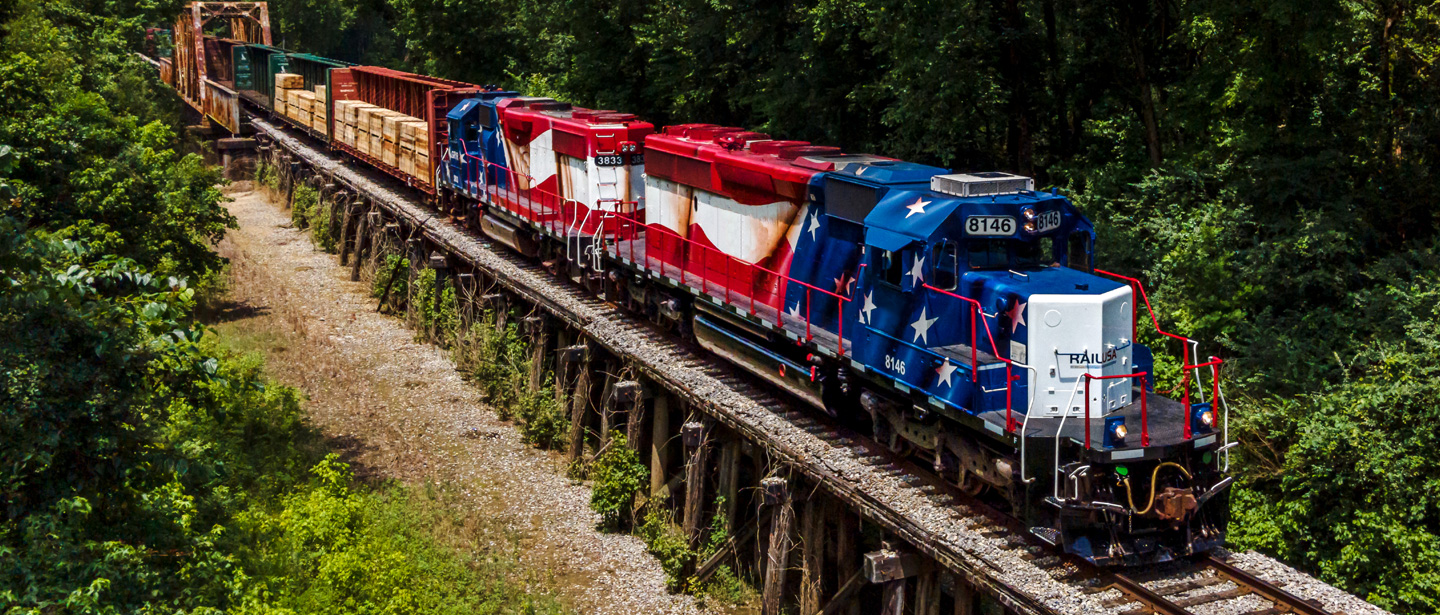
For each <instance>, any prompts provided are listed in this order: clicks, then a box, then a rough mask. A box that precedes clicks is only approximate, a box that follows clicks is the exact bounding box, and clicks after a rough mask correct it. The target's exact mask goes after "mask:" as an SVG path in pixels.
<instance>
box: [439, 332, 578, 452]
mask: <svg viewBox="0 0 1440 615" xmlns="http://www.w3.org/2000/svg"><path fill="white" fill-rule="evenodd" d="M493 320H494V314H492V313H488V312H487V313H485V314H484V315H482V317H481V318H480V321H479V322H476V323H474V324H472V325H471V326H470V328H469V329H468V330H463V331H462V332H461V333H458V334H457V335H456V336H455V338H454V341H453V343H452V346H453V356H454V357H455V362H456V363H457V364H458V365H459V368H460V370H461V371H463V372H465V373H468V374H470V376H471V377H472V378H473V379H474V380H475V382H477V383H478V384H479V385H480V386H481V387H483V388H484V390H485V397H486V401H487V402H488V403H489V404H490V406H491V407H493V408H495V411H496V412H497V413H498V414H499V415H500V417H501V418H503V419H506V420H509V419H512V418H513V419H515V421H516V423H517V424H518V426H519V428H520V435H521V436H522V437H523V438H524V439H525V442H527V443H529V444H531V445H534V446H538V447H540V448H545V449H551V448H556V447H559V446H560V444H561V443H562V442H563V441H564V438H565V436H566V434H568V433H569V431H570V418H569V415H567V414H566V412H565V404H564V403H563V402H562V400H560V399H559V398H558V397H557V394H556V392H555V384H554V375H553V374H546V375H545V379H544V380H543V381H542V382H541V386H540V387H538V388H536V389H534V390H532V389H531V388H530V371H531V369H530V367H531V361H532V360H533V358H534V357H533V355H532V353H531V352H530V348H529V347H528V345H527V344H525V342H524V340H523V339H522V338H521V336H520V334H519V329H518V328H517V327H516V326H515V325H514V324H513V323H512V324H508V325H506V327H505V328H504V329H503V330H496V328H495V326H494V325H493V324H490V322H491V321H493Z"/></svg>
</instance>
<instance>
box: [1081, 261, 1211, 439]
mask: <svg viewBox="0 0 1440 615" xmlns="http://www.w3.org/2000/svg"><path fill="white" fill-rule="evenodd" d="M1095 273H1098V274H1101V275H1107V276H1110V277H1112V278H1117V279H1120V280H1125V281H1126V282H1127V283H1129V286H1130V288H1131V290H1132V291H1135V292H1139V293H1140V298H1141V299H1142V300H1144V301H1145V310H1146V312H1148V313H1149V314H1150V322H1151V323H1153V324H1154V325H1155V332H1156V333H1159V334H1160V335H1164V336H1166V337H1169V338H1173V339H1177V340H1180V365H1181V367H1180V373H1181V375H1180V390H1181V395H1182V396H1183V398H1184V403H1185V421H1184V422H1185V427H1184V434H1185V439H1186V440H1189V439H1190V438H1191V436H1193V435H1194V433H1193V431H1192V428H1191V425H1190V374H1191V370H1193V369H1199V368H1201V367H1211V366H1214V367H1215V368H1216V371H1215V377H1214V381H1215V383H1214V384H1215V389H1216V391H1217V394H1216V397H1219V394H1218V391H1219V387H1220V380H1219V379H1220V371H1219V365H1220V364H1221V363H1222V361H1220V359H1217V358H1215V357H1211V358H1210V359H1211V360H1210V361H1209V362H1207V363H1202V364H1199V365H1191V364H1190V344H1192V343H1194V341H1195V340H1192V339H1190V338H1188V337H1185V336H1183V335H1176V334H1174V333H1170V332H1169V331H1166V330H1164V329H1161V328H1160V319H1159V318H1157V317H1156V316H1155V308H1154V307H1152V306H1151V305H1150V295H1149V294H1147V293H1146V292H1145V285H1144V284H1142V283H1141V282H1140V280H1138V279H1135V278H1132V277H1130V276H1124V275H1120V274H1118V273H1113V272H1109V271H1105V270H1103V269H1096V270H1095ZM1139 309H1140V306H1139V304H1138V303H1137V302H1135V301H1131V302H1130V323H1131V324H1130V337H1131V338H1132V339H1133V338H1135V337H1138V335H1139V331H1138V330H1137V329H1138V328H1139V324H1138V323H1139V319H1140V316H1139ZM1141 388H1142V391H1143V388H1144V387H1143V386H1142V387H1141ZM1141 398H1142V400H1143V398H1144V396H1143V395H1142V396H1141Z"/></svg>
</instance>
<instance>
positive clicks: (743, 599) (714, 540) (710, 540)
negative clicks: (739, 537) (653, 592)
mask: <svg viewBox="0 0 1440 615" xmlns="http://www.w3.org/2000/svg"><path fill="white" fill-rule="evenodd" d="M724 507H725V496H723V495H722V496H719V497H716V498H715V508H716V509H717V510H720V509H723V508H724ZM730 530H731V528H730V523H729V520H728V519H726V518H725V517H724V516H723V515H715V516H714V518H712V519H711V520H710V528H709V530H708V531H707V532H706V533H705V539H704V544H702V545H701V546H700V550H699V552H697V553H696V554H695V559H697V560H705V559H709V558H710V557H711V556H712V555H715V553H717V552H718V551H719V550H720V549H721V548H723V547H724V546H725V543H726V542H728V541H729V540H730ZM688 587H689V588H690V589H691V590H692V591H694V592H695V594H696V595H698V596H703V597H705V598H708V599H711V600H715V601H718V602H719V603H721V604H727V605H739V604H748V603H751V602H753V601H754V600H755V599H756V597H757V594H756V592H755V588H753V587H751V586H750V584H749V583H746V582H745V580H744V579H741V578H740V575H738V574H736V573H735V570H734V569H733V568H731V567H730V565H729V564H721V565H719V566H717V567H716V568H715V572H713V573H711V575H710V579H709V580H707V581H705V582H704V583H700V582H698V580H697V579H694V578H692V579H690V581H689V582H688Z"/></svg>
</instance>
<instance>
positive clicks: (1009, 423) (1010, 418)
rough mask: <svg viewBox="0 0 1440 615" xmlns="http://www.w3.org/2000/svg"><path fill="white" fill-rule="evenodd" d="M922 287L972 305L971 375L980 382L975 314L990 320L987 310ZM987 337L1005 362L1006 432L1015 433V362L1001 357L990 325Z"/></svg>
mask: <svg viewBox="0 0 1440 615" xmlns="http://www.w3.org/2000/svg"><path fill="white" fill-rule="evenodd" d="M921 287H922V288H925V289H928V290H932V291H935V292H937V293H940V294H942V295H945V296H948V297H952V298H955V299H959V300H961V301H964V302H966V303H969V304H970V373H971V376H972V378H973V379H972V382H978V381H979V374H980V369H979V357H978V353H977V352H976V349H975V347H976V346H977V345H978V344H977V342H978V341H979V340H976V339H975V314H976V313H977V312H978V313H979V314H980V316H981V317H982V318H988V316H986V315H985V310H984V309H983V308H981V307H980V302H979V301H976V300H974V299H971V298H970V297H966V296H964V295H958V294H955V293H953V292H950V291H948V290H945V289H943V288H936V287H934V286H931V285H930V284H928V283H927V284H921ZM985 337H986V338H988V339H989V340H990V354H991V355H993V356H994V357H995V358H996V359H997V360H1000V361H1004V362H1005V432H1006V433H1009V432H1012V431H1015V412H1014V408H1013V403H1014V402H1013V398H1014V394H1013V392H1012V390H1011V383H1012V382H1014V381H1015V376H1013V375H1012V374H1011V371H1010V369H1011V367H1013V366H1014V364H1015V362H1014V361H1012V360H1010V359H1008V358H1006V357H1002V356H1000V349H999V347H997V346H996V345H995V335H994V334H992V333H990V325H989V324H988V323H987V324H986V325H985ZM1030 410H1031V409H1030V408H1026V409H1025V411H1026V412H1027V413H1028V412H1030ZM1022 437H1023V435H1022Z"/></svg>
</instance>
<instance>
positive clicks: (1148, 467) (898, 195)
mask: <svg viewBox="0 0 1440 615" xmlns="http://www.w3.org/2000/svg"><path fill="white" fill-rule="evenodd" d="M929 184H930V185H929V186H928V188H929V189H928V190H927V189H901V190H891V191H889V192H887V193H886V194H885V195H884V196H883V197H881V198H880V199H878V201H877V202H876V204H875V206H874V207H873V208H871V209H870V211H868V212H867V213H866V215H865V218H864V254H863V255H862V256H861V264H860V268H861V271H862V273H861V274H860V276H859V277H860V280H859V284H858V285H857V287H856V295H855V296H854V300H853V302H852V303H853V305H854V306H855V309H856V313H855V323H856V326H857V327H858V328H859V329H861V330H862V333H861V334H859V335H858V336H857V337H858V339H859V340H861V341H858V342H857V343H856V344H855V351H854V358H855V360H856V361H858V362H860V363H862V364H863V365H864V368H865V369H866V370H867V371H869V372H872V373H875V374H878V375H881V376H883V377H885V378H886V379H887V380H889V381H891V382H894V383H895V390H894V391H888V392H877V393H872V394H869V395H868V396H862V399H861V405H862V406H863V407H864V409H865V410H866V411H867V412H869V413H870V414H871V416H872V418H873V420H874V421H875V425H876V429H875V431H876V434H877V436H878V437H879V438H880V439H881V440H882V441H889V442H891V443H892V446H895V444H894V443H896V442H899V441H904V442H905V443H906V444H907V446H910V447H914V448H916V449H919V450H926V451H933V453H934V456H935V466H936V468H937V470H940V471H942V472H943V473H946V474H947V475H949V476H955V477H956V480H958V481H959V483H960V484H961V485H962V487H965V488H966V489H967V490H977V489H980V488H983V487H984V486H988V487H992V488H994V489H996V490H998V491H999V492H1000V493H1002V494H1004V495H1005V498H1006V499H1007V500H1008V501H1009V502H1010V503H1011V505H1012V506H1013V507H1014V508H1015V509H1016V510H1024V511H1027V514H1028V515H1029V518H1028V519H1027V521H1028V522H1029V523H1031V524H1032V526H1033V530H1034V532H1035V533H1036V535H1038V536H1040V537H1042V538H1044V539H1046V540H1049V541H1051V542H1053V543H1055V544H1057V545H1063V546H1064V548H1065V549H1066V550H1067V551H1069V552H1071V553H1075V554H1077V555H1081V556H1083V557H1086V558H1087V559H1091V560H1092V561H1096V562H1102V563H1118V562H1126V563H1139V562H1144V561H1150V562H1153V561H1163V560H1166V559H1169V558H1171V557H1174V556H1178V555H1183V554H1187V553H1191V552H1196V551H1201V550H1204V549H1207V548H1210V547H1211V546H1213V545H1214V544H1218V543H1219V541H1220V540H1222V539H1223V528H1224V523H1225V519H1224V516H1225V511H1227V510H1228V508H1227V507H1226V506H1225V504H1224V503H1223V498H1221V500H1219V501H1217V502H1216V503H1215V504H1211V505H1209V506H1206V505H1205V504H1206V501H1207V500H1210V499H1212V498H1214V497H1215V496H1216V495H1217V494H1219V493H1220V492H1222V491H1224V489H1225V487H1226V486H1227V485H1228V483H1225V482H1224V481H1223V480H1222V479H1221V472H1220V471H1219V465H1218V463H1217V461H1216V460H1217V457H1216V456H1215V455H1213V454H1211V451H1213V450H1214V449H1215V448H1216V447H1217V442H1216V437H1215V434H1214V433H1213V432H1212V431H1207V429H1208V424H1206V425H1202V424H1200V423H1195V425H1194V427H1195V428H1194V429H1193V430H1184V429H1182V426H1183V425H1184V424H1185V423H1186V422H1187V421H1191V420H1192V415H1195V416H1199V415H1200V414H1198V412H1199V410H1197V411H1196V412H1192V411H1191V410H1190V409H1187V408H1185V407H1184V406H1183V405H1182V404H1180V403H1177V402H1175V401H1173V400H1169V399H1166V398H1163V397H1161V396H1159V395H1156V394H1155V393H1154V390H1153V377H1152V376H1150V374H1151V373H1152V372H1153V366H1152V365H1151V364H1152V362H1153V360H1152V359H1151V354H1150V352H1149V350H1148V349H1146V348H1145V347H1144V346H1142V345H1140V344H1138V343H1137V342H1136V341H1135V336H1136V320H1135V317H1136V310H1135V301H1136V297H1135V291H1134V290H1133V289H1132V287H1131V286H1130V285H1128V284H1124V283H1121V282H1117V281H1114V280H1111V279H1109V278H1105V277H1100V276H1097V275H1095V274H1094V273H1092V270H1091V268H1092V263H1093V258H1092V252H1091V250H1092V246H1093V243H1094V230H1093V227H1092V226H1091V224H1090V222H1089V220H1087V219H1086V218H1085V217H1084V216H1083V215H1082V214H1081V213H1080V212H1079V211H1078V210H1077V209H1076V208H1075V207H1074V206H1073V205H1072V204H1071V203H1070V201H1069V200H1068V199H1065V198H1064V197H1061V196H1059V195H1057V194H1054V193H1044V192H1035V191H1033V189H1032V188H1033V185H1032V183H1031V180H1030V179H1028V178H1023V177H1017V176H1014V175H1008V174H1003V173H979V174H953V175H935V176H933V177H931V178H930V182H929ZM834 194H835V193H834V192H833V191H832V192H829V193H827V194H826V195H825V196H826V197H827V198H833V195H834ZM847 326H848V325H847ZM1201 405H1203V404H1197V405H1196V406H1197V407H1198V406H1201ZM942 415H943V416H946V417H949V418H950V419H952V420H953V421H954V422H956V423H959V424H962V425H969V426H971V427H972V429H973V430H974V431H975V432H976V433H980V434H985V435H986V436H988V439H987V440H985V441H982V442H981V443H980V444H978V445H977V443H976V441H975V440H974V439H973V438H969V437H966V436H963V435H960V434H956V433H952V432H950V431H948V430H947V429H945V428H943V427H941V426H940V425H941V423H940V422H939V421H937V420H935V419H934V418H927V417H935V416H942ZM1212 416H1213V415H1212ZM917 417H918V418H917ZM1212 422H1213V419H1212ZM897 450H898V449H897ZM1142 476H1143V478H1142ZM1152 487H1153V490H1151V491H1150V492H1147V491H1146V490H1147V489H1151V488H1152ZM1156 494H1158V495H1156ZM1117 519H1118V521H1117ZM1117 523H1124V524H1127V525H1128V526H1130V527H1132V528H1136V529H1143V530H1144V531H1137V532H1133V533H1132V532H1126V533H1117V532H1114V528H1115V527H1116V524H1117Z"/></svg>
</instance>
